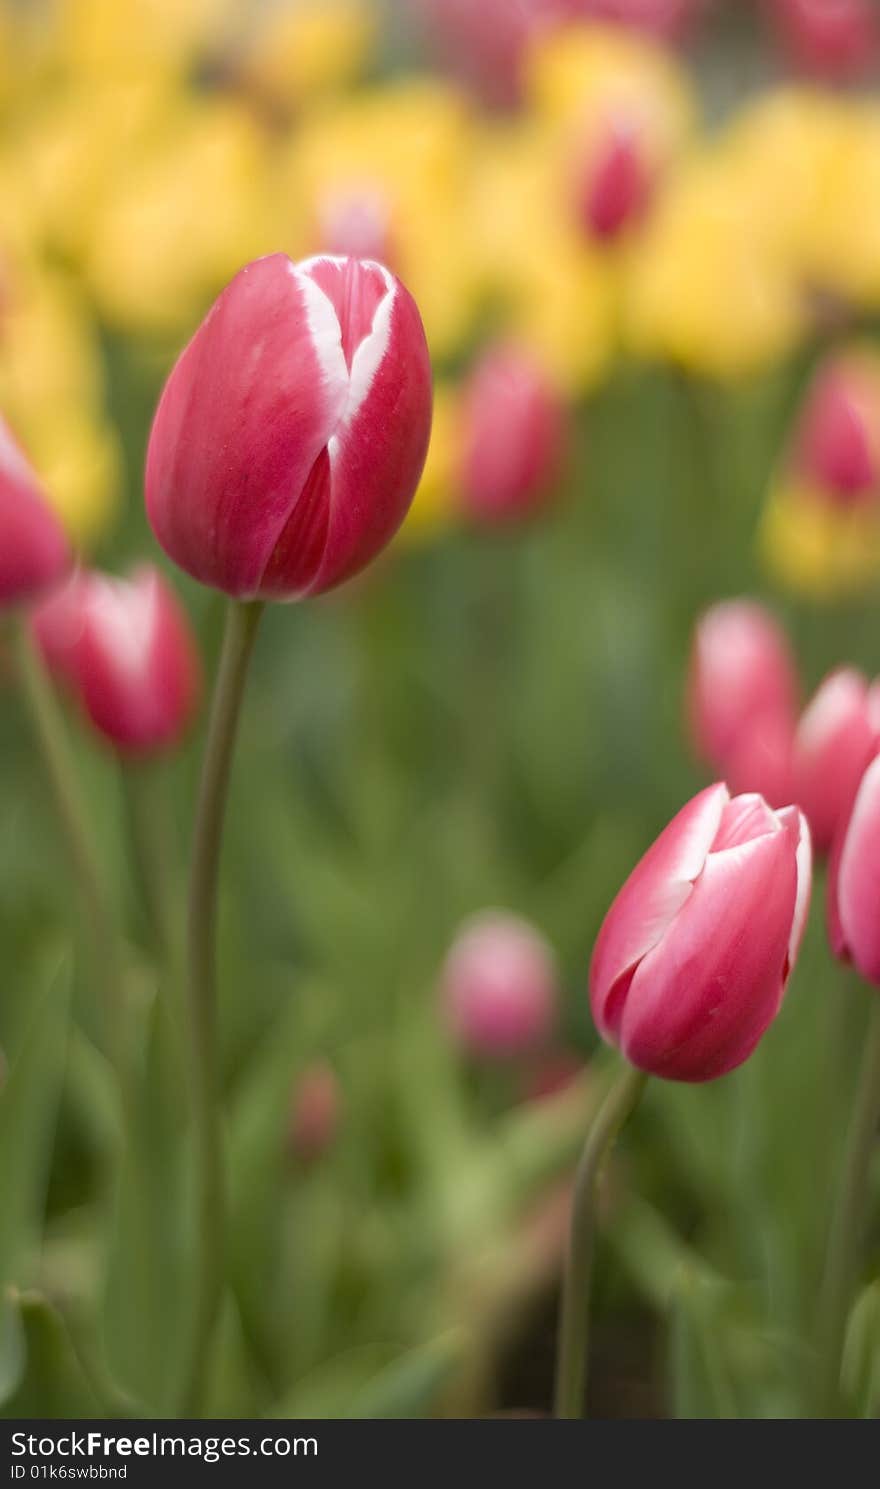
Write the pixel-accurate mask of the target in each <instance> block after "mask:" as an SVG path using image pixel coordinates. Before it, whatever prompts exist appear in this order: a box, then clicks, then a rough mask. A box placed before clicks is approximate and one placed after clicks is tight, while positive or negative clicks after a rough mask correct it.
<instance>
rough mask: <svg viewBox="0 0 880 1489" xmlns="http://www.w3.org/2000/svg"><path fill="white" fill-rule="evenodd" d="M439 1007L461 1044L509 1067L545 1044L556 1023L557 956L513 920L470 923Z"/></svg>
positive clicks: (458, 942)
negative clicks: (508, 1061) (513, 1060)
mask: <svg viewBox="0 0 880 1489" xmlns="http://www.w3.org/2000/svg"><path fill="white" fill-rule="evenodd" d="M440 993H441V1002H442V1006H443V1012H444V1016H445V1019H446V1023H447V1026H448V1028H449V1030H450V1033H451V1034H452V1037H453V1038H454V1039H455V1041H456V1043H457V1044H458V1045H459V1046H460V1047H461V1048H462V1049H463V1050H465V1051H467V1052H468V1053H469V1054H471V1055H475V1056H476V1057H478V1058H482V1059H489V1060H504V1059H509V1058H510V1057H512V1056H516V1055H521V1054H524V1053H525V1052H527V1051H529V1050H533V1049H535V1048H536V1047H538V1046H540V1045H541V1044H543V1043H544V1042H545V1041H546V1040H547V1038H548V1037H549V1035H550V1034H551V1033H552V1030H553V1025H554V1022H555V1018H556V1004H557V986H556V968H555V963H554V958H553V953H552V951H551V949H550V947H549V946H548V944H547V942H546V941H545V940H544V938H543V936H541V935H540V934H539V932H538V931H536V930H535V929H534V927H533V926H531V925H529V924H527V922H526V921H524V920H521V919H519V917H517V916H515V915H508V914H504V913H502V912H500V911H490V912H487V913H485V914H482V915H478V916H476V917H474V919H473V920H471V921H468V922H467V923H466V924H465V925H464V926H463V927H462V929H461V930H460V931H459V934H458V935H457V936H456V939H455V941H454V943H453V945H452V947H451V949H450V951H449V953H448V955H447V957H446V961H445V963H444V966H443V973H442V977H441V986H440Z"/></svg>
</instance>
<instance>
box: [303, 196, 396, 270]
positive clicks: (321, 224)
mask: <svg viewBox="0 0 880 1489" xmlns="http://www.w3.org/2000/svg"><path fill="white" fill-rule="evenodd" d="M317 237H318V241H319V243H320V244H321V248H322V249H323V250H324V251H325V252H326V253H330V254H334V255H342V256H348V257H351V258H356V259H377V260H378V261H379V262H380V263H382V264H393V263H394V259H395V253H394V245H393V233H392V228H391V214H390V208H389V203H388V199H387V197H386V195H385V193H384V192H383V191H382V190H381V189H380V188H379V187H376V186H371V185H370V184H369V183H364V184H361V185H353V186H351V187H350V188H349V189H348V190H340V189H335V190H333V191H330V192H328V193H327V194H326V195H325V196H324V197H323V198H322V199H321V202H320V204H319V211H318V225H317Z"/></svg>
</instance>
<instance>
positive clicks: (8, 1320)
mask: <svg viewBox="0 0 880 1489" xmlns="http://www.w3.org/2000/svg"><path fill="white" fill-rule="evenodd" d="M24 1365H25V1345H24V1331H23V1329H22V1326H21V1318H20V1316H19V1311H18V1300H17V1295H16V1294H15V1292H14V1290H13V1289H12V1288H6V1289H5V1290H4V1291H3V1292H2V1293H0V1406H2V1405H3V1403H4V1402H5V1401H7V1400H8V1399H9V1397H10V1396H12V1395H13V1394H14V1392H15V1391H16V1390H17V1388H18V1384H19V1381H20V1380H21V1377H22V1375H23V1373H24Z"/></svg>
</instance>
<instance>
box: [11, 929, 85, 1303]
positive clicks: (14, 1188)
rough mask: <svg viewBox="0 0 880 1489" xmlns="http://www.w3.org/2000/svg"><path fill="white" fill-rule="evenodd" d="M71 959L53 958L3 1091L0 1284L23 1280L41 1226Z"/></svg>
mask: <svg viewBox="0 0 880 1489" xmlns="http://www.w3.org/2000/svg"><path fill="white" fill-rule="evenodd" d="M69 989H70V961H69V958H68V957H67V956H65V957H64V958H63V960H62V961H61V963H60V965H59V964H58V963H56V965H55V966H54V967H53V969H52V972H51V974H50V976H49V978H48V982H47V987H46V991H45V992H44V993H43V996H42V997H41V998H39V999H38V1000H37V1002H36V1004H35V1007H34V1010H33V1014H32V1017H31V1019H30V1021H29V1023H28V1025H27V1027H26V1028H25V1031H24V1034H23V1037H22V1040H21V1043H20V1045H19V1047H18V1049H17V1051H15V1052H14V1053H13V1055H12V1058H11V1061H10V1071H9V1077H8V1080H7V1082H6V1084H5V1086H4V1087H3V1089H2V1091H0V1194H2V1196H3V1199H2V1203H0V1285H2V1283H3V1282H21V1281H23V1280H24V1279H23V1278H22V1276H21V1275H20V1273H21V1270H22V1269H23V1268H26V1267H28V1266H29V1265H32V1263H33V1258H34V1256H35V1254H36V1249H37V1246H38V1241H39V1237H40V1234H41V1232H42V1228H43V1208H44V1205H45V1197H46V1185H47V1182H48V1175H49V1165H50V1162H51V1158H52V1147H53V1143H54V1138H55V1122H56V1117H57V1112H58V1101H59V1096H60V1092H61V1085H62V1081H63V1078H64V1063H65V1050H66V1045H67V1033H68V1026H67V1012H68V997H69Z"/></svg>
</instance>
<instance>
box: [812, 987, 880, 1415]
mask: <svg viewBox="0 0 880 1489" xmlns="http://www.w3.org/2000/svg"><path fill="white" fill-rule="evenodd" d="M878 1127H880V999H878V998H877V996H876V994H875V995H874V996H873V999H872V1008H871V1022H870V1026H869V1028H868V1034H867V1038H866V1041H865V1047H864V1055H863V1057H862V1069H861V1074H860V1076H859V1084H858V1088H857V1091H856V1104H855V1107H854V1109H853V1114H852V1120H851V1122H850V1128H849V1135H848V1137H847V1147H846V1156H845V1158H844V1166H843V1172H842V1174H841V1178H840V1187H839V1189H838V1192H837V1197H836V1202H835V1206H834V1210H833V1212H832V1216H831V1229H830V1231H829V1236H828V1250H827V1252H826V1259H825V1275H824V1278H823V1281H822V1291H821V1293H820V1299H819V1361H818V1385H819V1392H818V1402H817V1406H818V1413H819V1415H830V1416H837V1415H838V1414H839V1413H840V1410H841V1400H840V1365H841V1358H842V1355H843V1345H844V1339H845V1335H846V1321H847V1316H848V1313H849V1306H850V1302H851V1300H852V1294H853V1288H854V1284H855V1278H856V1274H857V1270H858V1261H859V1255H860V1252H861V1247H862V1241H863V1237H864V1233H865V1222H866V1213H865V1212H866V1209H867V1204H868V1194H869V1182H868V1181H869V1178H870V1169H871V1158H872V1156H873V1152H874V1145H875V1143H876V1140H877V1132H878Z"/></svg>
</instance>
